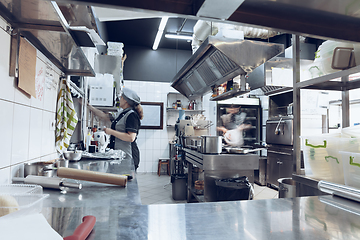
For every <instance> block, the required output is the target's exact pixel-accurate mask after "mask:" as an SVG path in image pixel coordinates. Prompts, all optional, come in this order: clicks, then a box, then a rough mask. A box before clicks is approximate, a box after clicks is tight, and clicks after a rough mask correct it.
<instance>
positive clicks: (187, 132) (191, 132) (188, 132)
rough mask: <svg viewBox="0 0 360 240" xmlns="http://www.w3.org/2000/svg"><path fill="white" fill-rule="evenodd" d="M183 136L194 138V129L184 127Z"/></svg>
mask: <svg viewBox="0 0 360 240" xmlns="http://www.w3.org/2000/svg"><path fill="white" fill-rule="evenodd" d="M185 136H194V127H193V126H191V125H188V126H185Z"/></svg>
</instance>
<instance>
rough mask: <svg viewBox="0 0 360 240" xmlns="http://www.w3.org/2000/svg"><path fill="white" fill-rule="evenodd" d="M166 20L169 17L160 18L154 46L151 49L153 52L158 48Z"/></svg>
mask: <svg viewBox="0 0 360 240" xmlns="http://www.w3.org/2000/svg"><path fill="white" fill-rule="evenodd" d="M168 19H169V17H162V18H161V22H160V25H159V29H158V32H157V34H156V37H155V41H154V45H153V47H152V49H153V50H156V49H157V48H158V46H159V43H160V40H161V37H162V35H163V32H164V29H165V26H166V23H167V21H168Z"/></svg>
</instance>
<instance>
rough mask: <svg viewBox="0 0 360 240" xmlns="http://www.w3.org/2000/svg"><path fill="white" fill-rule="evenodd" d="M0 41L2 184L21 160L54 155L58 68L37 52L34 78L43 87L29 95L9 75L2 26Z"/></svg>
mask: <svg viewBox="0 0 360 240" xmlns="http://www.w3.org/2000/svg"><path fill="white" fill-rule="evenodd" d="M0 45H1V46H2V49H1V52H2V56H1V58H0V79H1V80H0V81H1V88H0V109H1V111H0V115H1V117H0V126H2V134H1V138H0V146H1V147H0V149H1V158H0V184H3V183H11V177H12V176H14V174H15V173H16V172H18V171H19V169H22V166H23V163H25V162H31V161H40V160H51V159H54V158H56V157H57V153H56V150H55V128H53V127H52V126H51V123H52V122H55V113H56V97H57V88H56V86H57V83H58V79H59V73H60V71H59V70H58V69H55V68H54V67H53V66H52V65H51V64H46V59H45V57H44V56H43V55H42V54H41V53H40V52H38V54H37V55H38V57H37V62H36V74H37V79H36V82H37V83H38V82H39V85H38V86H42V88H43V90H42V91H41V90H40V91H39V95H37V98H34V97H29V96H28V95H26V94H25V93H24V92H23V91H21V90H19V89H18V88H17V86H16V83H15V80H14V78H13V77H9V59H10V57H9V54H10V35H8V34H7V33H5V32H4V31H3V30H0ZM46 68H47V70H46ZM46 73H48V76H46ZM49 76H50V77H49ZM51 76H53V77H51ZM51 84H52V85H53V87H50V85H51ZM54 85H55V87H54ZM41 93H42V94H41Z"/></svg>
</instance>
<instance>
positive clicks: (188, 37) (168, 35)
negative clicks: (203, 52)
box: [165, 33, 192, 40]
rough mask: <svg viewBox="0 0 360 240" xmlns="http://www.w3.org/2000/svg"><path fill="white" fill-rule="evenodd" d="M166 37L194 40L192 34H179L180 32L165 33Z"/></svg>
mask: <svg viewBox="0 0 360 240" xmlns="http://www.w3.org/2000/svg"><path fill="white" fill-rule="evenodd" d="M165 37H166V38H172V39H183V40H192V36H190V35H179V34H171V33H167V34H165Z"/></svg>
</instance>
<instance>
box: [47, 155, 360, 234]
mask: <svg viewBox="0 0 360 240" xmlns="http://www.w3.org/2000/svg"><path fill="white" fill-rule="evenodd" d="M105 162H107V163H109V165H107V166H108V167H107V169H106V168H103V165H104V163H105ZM111 162H112V161H80V162H78V163H76V164H75V166H80V167H84V168H89V170H96V169H98V170H100V171H101V170H105V169H106V172H113V173H119V174H126V173H129V172H128V171H130V172H131V174H134V170H133V169H134V167H133V164H132V163H131V162H130V161H122V162H121V164H116V163H115V162H113V164H111ZM105 165H106V164H105ZM73 166H74V165H73ZM134 176H135V178H134V179H133V180H132V181H130V182H128V184H127V186H126V187H125V188H122V187H117V186H110V185H108V184H100V183H99V184H98V183H91V182H84V181H83V184H84V188H83V189H82V190H80V191H78V192H68V193H66V194H63V193H60V192H59V191H56V190H45V193H49V194H50V197H49V198H48V199H46V200H45V201H44V207H43V214H44V215H45V217H46V218H47V219H48V221H49V222H50V224H51V226H52V227H53V228H54V229H55V230H56V231H57V232H59V233H60V234H61V235H62V236H64V237H65V236H68V235H71V234H72V233H73V231H74V230H75V228H76V226H78V225H79V224H80V223H81V219H82V217H83V216H85V215H94V216H95V217H96V218H97V221H96V224H95V227H94V233H93V235H92V236H91V237H89V238H88V239H96V240H103V239H104V240H105V239H106V240H112V239H131V240H132V239H136V240H138V239H139V240H141V239H156V240H162V239H164V240H165V239H166V240H168V239H179V240H180V239H181V240H183V239H188V240H192V239H194V240H195V239H226V238H227V239H259V240H260V239H359V238H360V210H359V209H360V204H359V203H356V202H353V201H350V200H346V199H342V198H339V197H332V196H330V195H327V196H312V197H301V198H282V199H268V200H249V201H231V202H207V203H190V204H166V205H165V204H164V205H149V206H147V205H141V204H140V196H139V191H138V187H137V181H136V175H134Z"/></svg>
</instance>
